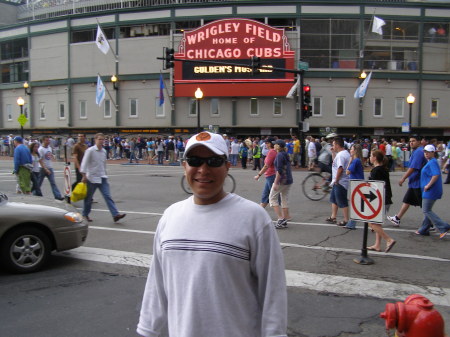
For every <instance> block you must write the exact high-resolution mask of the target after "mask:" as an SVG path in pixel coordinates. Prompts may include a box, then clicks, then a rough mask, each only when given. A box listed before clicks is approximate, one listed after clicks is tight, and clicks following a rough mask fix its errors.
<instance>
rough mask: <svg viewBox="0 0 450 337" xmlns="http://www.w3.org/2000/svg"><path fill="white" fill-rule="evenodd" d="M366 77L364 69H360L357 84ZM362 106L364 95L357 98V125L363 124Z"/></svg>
mask: <svg viewBox="0 0 450 337" xmlns="http://www.w3.org/2000/svg"><path fill="white" fill-rule="evenodd" d="M366 77H367V74H366V72H365V71H364V70H362V71H361V74H359V79H360V81H359V85H361V83H362V82H363V81H364V80H365V78H366ZM363 107H364V97H360V98H359V126H360V127H362V126H363Z"/></svg>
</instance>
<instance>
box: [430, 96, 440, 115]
mask: <svg viewBox="0 0 450 337" xmlns="http://www.w3.org/2000/svg"><path fill="white" fill-rule="evenodd" d="M430 117H431V118H438V117H439V100H438V99H437V98H432V99H431V111H430Z"/></svg>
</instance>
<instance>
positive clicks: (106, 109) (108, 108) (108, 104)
mask: <svg viewBox="0 0 450 337" xmlns="http://www.w3.org/2000/svg"><path fill="white" fill-rule="evenodd" d="M103 117H104V118H111V100H110V99H105V105H104V106H103Z"/></svg>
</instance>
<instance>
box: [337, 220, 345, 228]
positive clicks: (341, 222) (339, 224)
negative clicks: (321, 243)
mask: <svg viewBox="0 0 450 337" xmlns="http://www.w3.org/2000/svg"><path fill="white" fill-rule="evenodd" d="M346 224H347V222H346V221H339V222H338V223H336V225H338V226H340V227H344V226H345V225H346Z"/></svg>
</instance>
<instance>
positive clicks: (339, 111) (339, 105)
mask: <svg viewBox="0 0 450 337" xmlns="http://www.w3.org/2000/svg"><path fill="white" fill-rule="evenodd" d="M336 116H339V117H342V116H345V97H336Z"/></svg>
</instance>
